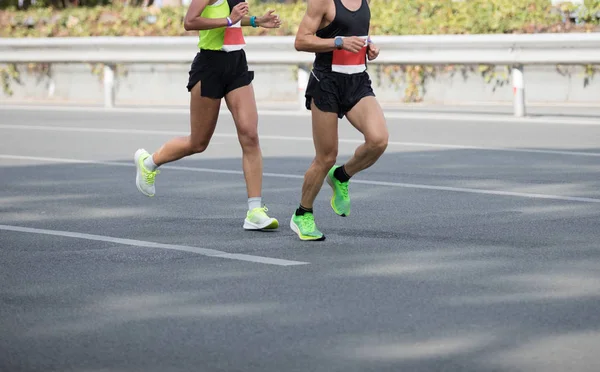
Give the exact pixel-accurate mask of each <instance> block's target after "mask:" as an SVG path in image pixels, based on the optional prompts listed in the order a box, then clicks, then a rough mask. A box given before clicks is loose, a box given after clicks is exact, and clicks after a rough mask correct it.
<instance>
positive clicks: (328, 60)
mask: <svg viewBox="0 0 600 372" xmlns="http://www.w3.org/2000/svg"><path fill="white" fill-rule="evenodd" d="M333 3H334V4H335V18H334V19H333V21H332V22H331V23H330V24H329V25H327V26H325V27H324V28H322V29H320V30H318V31H317V36H318V37H320V38H324V39H331V38H335V37H336V36H342V37H344V36H358V37H364V38H367V37H368V36H369V28H370V26H371V10H370V9H369V3H368V1H367V0H362V1H361V5H360V8H358V10H356V11H350V10H348V8H346V7H345V6H344V4H342V1H341V0H333ZM366 51H367V48H366V45H365V48H363V50H362V51H361V52H359V53H350V52H347V51H345V50H334V51H333V52H326V53H317V54H316V57H315V62H314V67H315V69H317V70H325V71H331V70H333V71H336V72H341V73H347V74H352V73H358V72H362V71H364V70H366Z"/></svg>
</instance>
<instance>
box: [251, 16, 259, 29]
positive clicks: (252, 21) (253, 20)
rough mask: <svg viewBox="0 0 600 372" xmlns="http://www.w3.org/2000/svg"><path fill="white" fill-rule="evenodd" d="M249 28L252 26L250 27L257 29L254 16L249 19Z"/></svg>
mask: <svg viewBox="0 0 600 372" xmlns="http://www.w3.org/2000/svg"><path fill="white" fill-rule="evenodd" d="M250 26H252V27H258V26H257V25H256V16H252V17H250Z"/></svg>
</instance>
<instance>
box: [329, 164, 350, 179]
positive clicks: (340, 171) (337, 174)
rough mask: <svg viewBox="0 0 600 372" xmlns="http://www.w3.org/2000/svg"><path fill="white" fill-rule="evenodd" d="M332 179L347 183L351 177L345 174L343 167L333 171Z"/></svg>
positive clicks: (344, 167)
mask: <svg viewBox="0 0 600 372" xmlns="http://www.w3.org/2000/svg"><path fill="white" fill-rule="evenodd" d="M333 177H335V178H336V179H337V180H338V181H340V182H348V181H349V180H350V178H352V176H351V175H349V174H348V173H347V172H346V166H345V165H342V166H341V167H337V168H336V169H335V171H333Z"/></svg>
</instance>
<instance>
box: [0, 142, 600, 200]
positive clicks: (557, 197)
mask: <svg viewBox="0 0 600 372" xmlns="http://www.w3.org/2000/svg"><path fill="white" fill-rule="evenodd" d="M0 159H15V160H34V161H44V162H56V163H80V164H98V165H110V166H119V167H135V164H130V163H118V162H111V161H93V160H80V159H65V158H48V157H37V156H21V155H8V154H0ZM161 169H174V170H183V171H191V172H206V173H222V174H237V175H243V174H244V172H242V171H237V170H226V169H213V168H193V167H181V166H173V165H163V166H162V167H161ZM263 176H264V177H273V178H288V179H304V176H301V175H296V174H281V173H268V172H266V173H263ZM352 182H353V183H358V184H363V185H373V186H389V187H401V188H407V189H421V190H436V191H452V192H462V193H469V194H485V195H496V196H514V197H520V198H533V199H548V200H560V201H574V202H581V203H600V199H594V198H585V197H578V196H562V195H550V194H531V193H523V192H513V191H502V190H485V189H471V188H465V187H451V186H436V185H423V184H413V183H400V182H381V181H366V180H357V179H353V181H352Z"/></svg>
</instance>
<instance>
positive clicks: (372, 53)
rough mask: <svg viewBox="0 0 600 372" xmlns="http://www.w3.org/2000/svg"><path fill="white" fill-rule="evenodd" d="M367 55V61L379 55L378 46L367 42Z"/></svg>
mask: <svg viewBox="0 0 600 372" xmlns="http://www.w3.org/2000/svg"><path fill="white" fill-rule="evenodd" d="M367 56H368V57H369V61H372V60H374V59H376V58H377V57H379V47H378V46H377V45H375V43H372V42H370V43H369V46H368V47H367Z"/></svg>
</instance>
